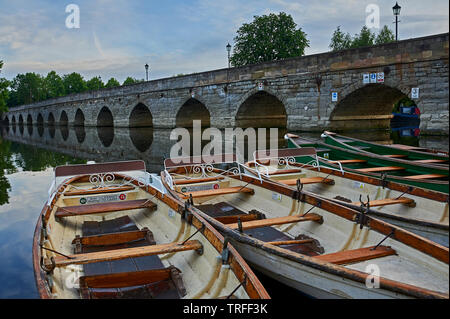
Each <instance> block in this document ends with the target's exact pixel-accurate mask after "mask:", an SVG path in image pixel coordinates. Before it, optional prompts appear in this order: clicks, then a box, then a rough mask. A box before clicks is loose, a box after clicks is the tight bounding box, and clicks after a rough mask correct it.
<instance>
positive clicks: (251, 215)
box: [215, 213, 261, 224]
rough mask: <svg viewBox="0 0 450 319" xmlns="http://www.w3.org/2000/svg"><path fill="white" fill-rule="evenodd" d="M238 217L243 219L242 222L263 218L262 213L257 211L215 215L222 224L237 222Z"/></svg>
mask: <svg viewBox="0 0 450 319" xmlns="http://www.w3.org/2000/svg"><path fill="white" fill-rule="evenodd" d="M238 218H239V219H240V220H241V222H248V221H252V220H259V219H261V215H260V214H256V213H248V214H239V215H231V216H218V217H215V219H216V220H217V221H219V222H221V223H222V224H232V223H237V221H238Z"/></svg>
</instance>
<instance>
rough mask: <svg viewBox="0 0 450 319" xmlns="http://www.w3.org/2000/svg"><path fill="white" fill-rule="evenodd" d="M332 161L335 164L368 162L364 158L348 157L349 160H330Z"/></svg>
mask: <svg viewBox="0 0 450 319" xmlns="http://www.w3.org/2000/svg"><path fill="white" fill-rule="evenodd" d="M330 163H333V164H338V163H341V164H356V163H367V161H366V160H362V159H347V160H338V161H330Z"/></svg>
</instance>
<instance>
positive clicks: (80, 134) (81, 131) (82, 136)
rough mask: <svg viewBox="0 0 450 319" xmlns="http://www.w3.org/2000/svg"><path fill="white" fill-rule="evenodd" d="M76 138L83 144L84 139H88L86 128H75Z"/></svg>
mask: <svg viewBox="0 0 450 319" xmlns="http://www.w3.org/2000/svg"><path fill="white" fill-rule="evenodd" d="M74 130H75V136H76V137H77V141H78V143H80V144H81V143H83V142H84V139H85V138H86V130H85V128H84V126H75V127H74Z"/></svg>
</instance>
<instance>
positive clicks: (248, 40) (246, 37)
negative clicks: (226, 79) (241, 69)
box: [230, 12, 309, 66]
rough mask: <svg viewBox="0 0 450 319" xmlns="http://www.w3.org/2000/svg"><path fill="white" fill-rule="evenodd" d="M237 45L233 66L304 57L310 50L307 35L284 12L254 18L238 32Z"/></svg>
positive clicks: (232, 58) (232, 59)
mask: <svg viewBox="0 0 450 319" xmlns="http://www.w3.org/2000/svg"><path fill="white" fill-rule="evenodd" d="M234 42H235V45H234V50H233V55H232V57H231V58H230V62H231V64H232V65H233V66H241V65H247V64H253V63H259V62H265V61H275V60H281V59H286V58H290V57H296V56H302V55H304V53H305V48H306V47H309V40H308V39H307V38H306V33H305V32H303V31H302V29H301V28H298V29H297V24H296V23H295V22H294V20H293V19H292V17H291V16H290V15H287V14H286V13H284V12H280V13H279V14H278V15H276V14H273V13H271V14H269V15H263V16H254V20H253V22H251V23H244V24H243V25H242V26H241V27H240V28H239V29H238V31H237V35H236V37H235V38H234Z"/></svg>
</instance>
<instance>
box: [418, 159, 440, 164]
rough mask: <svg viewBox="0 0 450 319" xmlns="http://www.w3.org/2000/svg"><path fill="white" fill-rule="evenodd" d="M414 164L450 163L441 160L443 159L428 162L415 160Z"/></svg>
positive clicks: (427, 160) (428, 160)
mask: <svg viewBox="0 0 450 319" xmlns="http://www.w3.org/2000/svg"><path fill="white" fill-rule="evenodd" d="M413 162H414V163H424V164H427V163H430V164H432V163H447V162H448V161H447V160H441V159H426V160H414V161H413Z"/></svg>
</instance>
